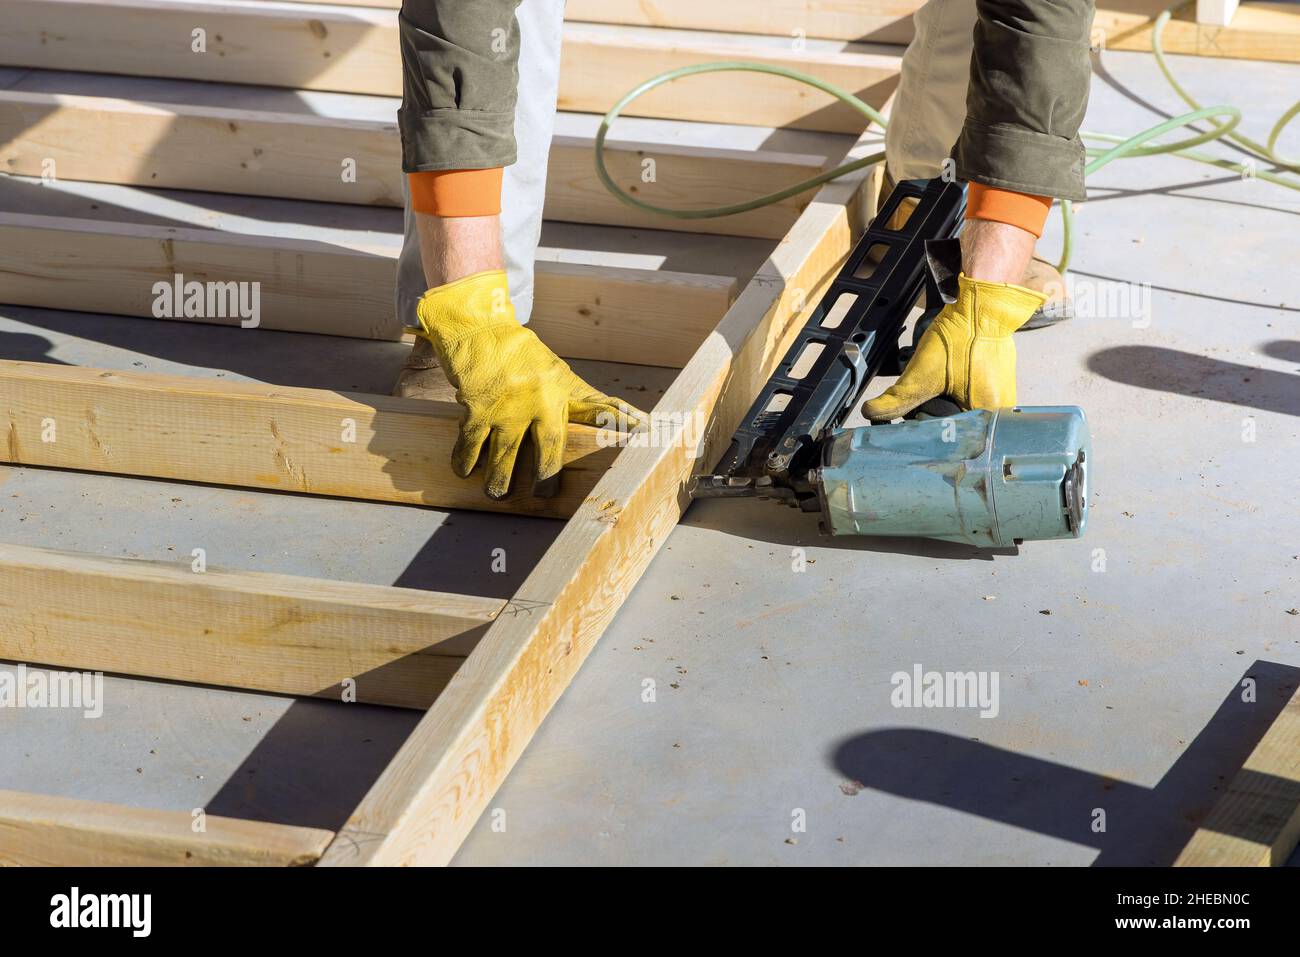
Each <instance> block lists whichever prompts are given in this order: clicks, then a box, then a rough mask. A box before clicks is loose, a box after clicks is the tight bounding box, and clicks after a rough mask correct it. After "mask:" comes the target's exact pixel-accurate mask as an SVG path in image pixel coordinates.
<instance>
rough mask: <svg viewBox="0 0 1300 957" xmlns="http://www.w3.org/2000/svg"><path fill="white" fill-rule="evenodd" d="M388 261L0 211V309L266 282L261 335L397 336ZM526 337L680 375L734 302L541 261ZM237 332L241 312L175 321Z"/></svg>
mask: <svg viewBox="0 0 1300 957" xmlns="http://www.w3.org/2000/svg"><path fill="white" fill-rule="evenodd" d="M395 272H396V253H395V251H394V250H392V249H354V248H349V247H345V246H338V245H334V244H332V243H327V242H321V241H317V240H300V239H286V238H281V237H271V236H250V235H243V234H235V233H225V232H220V231H218V230H212V229H193V228H190V227H181V226H161V225H154V224H143V223H118V222H109V221H103V220H89V219H75V218H67V217H59V216H39V215H29V214H23V213H3V212H0V275H3V276H4V277H5V281H4V284H3V287H0V297H2V298H3V300H4V301H5V302H9V303H14V304H17V305H26V306H41V307H46V308H56V309H75V310H80V311H86V312H108V313H116V314H118V315H124V316H140V317H152V316H153V314H154V301H155V300H156V298H157V297H156V296H155V294H154V284H155V283H157V282H168V283H173V282H174V277H175V275H176V274H178V273H179V274H180V275H182V276H183V277H185V279H186V280H187V281H188V280H190V279H194V280H198V281H200V282H208V281H214V282H228V281H240V282H257V283H260V284H261V285H260V312H261V328H264V329H279V330H286V331H291V332H312V333H319V334H322V335H332V336H352V337H357V338H373V339H390V340H395V339H399V338H401V336H402V326H401V323H400V322H399V321H398V320H397V317H396V315H395V314H394V312H393V284H394V281H395ZM535 281H536V285H535V287H534V288H535V297H534V303H533V317H532V320H531V328H533V329H534V330H535V331H536V332H537V334H538V335H539V336H541V337H542V340H543V341H544V342H546V343H547V344H548V345H549V346H550V347H551V348H552V349H554V350H555V351H556V352H557V353H558V354H559V355H561V356H565V357H566V358H571V359H597V360H602V361H607V362H628V363H638V364H642V365H660V366H667V367H680V366H682V365H684V364H685V362H686V360H687V359H689V358H690V356H691V354H692V353H693V352H694V350H695V349H696V347H698V346H699V344H700V343H701V342H703V341H704V337H705V336H706V335H708V333H709V331H710V330H711V329H712V328H713V326H714V325H715V324H716V323H717V321H718V319H719V318H720V317H721V316H722V314H723V313H724V312H726V311H727V307H728V306H729V305H731V302H732V300H733V298H734V295H735V287H736V281H735V280H734V279H732V278H731V277H723V276H702V275H694V274H691V273H679V272H672V271H668V270H662V271H661V270H651V269H626V268H621V267H617V266H593V265H585V264H577V263H561V262H549V261H546V260H539V261H538V262H537V265H536V274H535ZM181 321H193V322H215V323H220V324H225V325H238V324H239V321H240V320H239V319H238V317H229V318H226V319H221V318H203V319H182V320H181Z"/></svg>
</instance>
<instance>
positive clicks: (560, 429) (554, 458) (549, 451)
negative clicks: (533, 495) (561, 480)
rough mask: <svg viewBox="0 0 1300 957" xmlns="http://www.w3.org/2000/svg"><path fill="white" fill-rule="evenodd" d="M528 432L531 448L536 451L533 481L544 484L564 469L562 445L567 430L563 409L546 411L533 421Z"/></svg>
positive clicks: (565, 439) (567, 433)
mask: <svg viewBox="0 0 1300 957" xmlns="http://www.w3.org/2000/svg"><path fill="white" fill-rule="evenodd" d="M529 431H530V434H531V435H532V437H533V447H534V448H535V449H536V451H537V474H536V476H535V480H536V481H537V482H544V481H546V480H547V479H548V478H550V477H551V476H552V475H557V474H559V471H560V469H562V468H563V467H564V444H565V442H566V441H567V439H568V437H569V429H568V424H567V423H566V422H565V421H564V411H563V409H554V410H547V412H546V413H545V414H544V415H542V416H541V417H539V418H537V419H535V420H534V421H533V424H532V427H531V428H530V430H529Z"/></svg>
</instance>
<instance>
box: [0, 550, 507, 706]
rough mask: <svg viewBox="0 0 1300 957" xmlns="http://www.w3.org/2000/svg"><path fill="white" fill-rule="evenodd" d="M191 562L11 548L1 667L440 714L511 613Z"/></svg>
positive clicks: (497, 603) (4, 583) (404, 592)
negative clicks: (23, 665)
mask: <svg viewBox="0 0 1300 957" xmlns="http://www.w3.org/2000/svg"><path fill="white" fill-rule="evenodd" d="M184 555H185V559H184V561H183V562H182V563H169V562H151V561H141V560H135V559H123V558H105V557H102V556H97V555H84V554H79V553H76V552H62V551H52V550H50V549H43V548H28V547H24V546H20V545H3V544H0V658H4V659H9V660H11V661H26V662H31V663H33V664H40V665H49V666H52V667H58V668H72V669H76V670H78V671H107V672H113V673H116V674H128V675H142V676H144V677H150V678H166V679H169V680H172V681H190V682H195V683H198V684H210V685H224V686H228V687H234V688H249V689H252V690H255V691H270V692H274V693H277V694H288V695H321V696H329V697H333V698H335V699H336V700H345V698H347V695H351V698H350V700H355V701H359V702H361V703H363V704H383V705H393V706H396V707H402V708H428V707H429V705H430V704H432V703H433V700H434V698H436V697H437V695H438V692H439V691H441V690H442V688H443V686H444V685H446V683H447V681H448V680H449V679H450V678H451V676H452V675H453V674H455V672H456V669H457V668H458V667H459V666H460V663H461V660H462V659H463V658H464V656H465V655H466V654H468V653H469V651H470V650H471V649H472V648H473V646H474V643H475V642H476V641H477V640H478V637H479V636H480V635H481V633H482V632H483V631H484V630H486V628H487V626H488V625H489V624H490V623H491V622H492V621H493V620H494V619H495V618H496V616H497V614H498V613H499V612H500V611H501V609H502V608H503V607H504V606H505V604H506V603H505V602H504V601H501V600H499V599H493V598H476V597H471V596H465V595H448V594H442V593H438V592H429V591H418V590H415V589H410V588H387V587H384V586H380V585H358V584H353V583H351V582H336V581H322V580H317V579H312V578H298V577H295V576H292V575H274V574H267V573H263V572H236V571H220V570H218V569H215V568H213V569H208V570H205V571H195V570H194V566H193V565H192V563H191V557H190V550H189V549H188V548H187V549H185V550H184ZM213 557H214V558H215V557H216V556H213ZM345 692H346V693H347V694H345Z"/></svg>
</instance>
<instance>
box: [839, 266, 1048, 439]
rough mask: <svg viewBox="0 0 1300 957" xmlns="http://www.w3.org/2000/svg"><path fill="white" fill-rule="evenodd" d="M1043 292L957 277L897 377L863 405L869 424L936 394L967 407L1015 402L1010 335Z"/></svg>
mask: <svg viewBox="0 0 1300 957" xmlns="http://www.w3.org/2000/svg"><path fill="white" fill-rule="evenodd" d="M1046 298H1047V297H1046V296H1043V295H1040V294H1039V293H1036V292H1034V291H1033V290H1032V289H1025V288H1024V287H1023V286H1013V285H1011V284H1010V283H1004V282H982V281H980V280H978V279H970V278H968V277H967V276H966V274H965V273H962V274H961V275H960V276H958V277H957V301H956V302H950V303H948V305H946V306H945V307H944V308H943V311H942V312H940V313H939V315H938V316H936V317H935V320H934V322H933V323H931V324H930V328H929V329H927V330H926V331H925V335H923V336H921V341H920V342H919V343H918V344H917V347H916V352H915V353H914V354H913V355H912V360H911V361H910V362H909V363H908V364H907V368H906V369H904V370H903V374H902V375H901V376H899V378H898V381H897V382H895V383H894V384H893V385H892V386H890V387H889V388H888V389H886V390H885V391H884V392H883V393H881V394H880V395H878V396H876V397H875V398H874V399H868V400H867V401H866V403H864V404H863V406H862V414H863V415H865V416H866V417H867V418H869V419H871V420H872V421H873V422H889V421H891V420H893V419H897V418H898V417H900V416H903V415H906V414H907V413H909V412H911V411H912V410H913V409H915V408H916V407H917V406H919V405H922V404H924V403H926V402H929V401H930V400H931V399H933V398H935V397H936V396H940V395H943V396H947V397H948V398H950V399H952V401H953V402H955V403H957V405H959V406H961V408H962V409H963V410H969V409H1001V408H1006V407H1008V406H1013V405H1015V404H1016V346H1015V343H1014V342H1012V341H1011V334H1012V333H1013V332H1015V331H1016V330H1017V329H1019V328H1020V327H1021V326H1023V325H1024V324H1025V323H1026V322H1028V321H1029V317H1030V316H1032V315H1033V314H1034V310H1035V309H1037V308H1038V307H1039V306H1040V305H1042V304H1043V302H1044V301H1045V300H1046Z"/></svg>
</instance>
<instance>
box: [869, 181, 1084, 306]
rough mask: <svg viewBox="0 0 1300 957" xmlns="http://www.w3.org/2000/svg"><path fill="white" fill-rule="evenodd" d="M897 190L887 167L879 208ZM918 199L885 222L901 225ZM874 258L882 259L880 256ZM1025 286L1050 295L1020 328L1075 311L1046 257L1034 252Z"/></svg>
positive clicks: (894, 226)
mask: <svg viewBox="0 0 1300 957" xmlns="http://www.w3.org/2000/svg"><path fill="white" fill-rule="evenodd" d="M893 191H894V180H893V177H891V176H890V175H889V172H888V171H886V172H885V175H884V177H883V178H882V180H881V185H880V202H879V204H878V205H877V209H883V208H884V205H885V202H886V201H887V200H888V199H889V194H890V193H892V192H893ZM917 202H918V201H917V200H915V199H911V198H910V197H909V198H908V199H905V200H903V201H902V202H901V203H899V204H898V208H897V209H896V210H894V213H893V215H892V216H890V217H889V221H888V223H886V225H887V226H888V228H890V229H901V228H902V227H903V226H904V225H905V224H906V223H907V218H908V217H909V216H911V215H912V210H914V209H915V208H916V204H917ZM874 261H876V262H879V258H876V259H875V260H874ZM1017 285H1020V286H1023V287H1024V288H1026V289H1032V290H1033V291H1034V292H1036V293H1039V294H1041V295H1044V296H1046V297H1047V299H1046V300H1044V302H1043V304H1042V305H1041V306H1039V307H1038V308H1037V309H1035V310H1034V314H1033V315H1032V316H1030V317H1029V321H1028V322H1026V323H1025V324H1024V325H1023V326H1021V327H1020V328H1021V329H1022V330H1024V329H1041V328H1043V327H1044V326H1051V325H1055V324H1056V323H1058V322H1061V321H1063V320H1065V319H1069V318H1070V317H1071V316H1073V315H1074V306H1073V304H1072V303H1071V302H1070V297H1069V296H1067V295H1066V294H1065V279H1064V278H1062V276H1061V274H1060V273H1059V272H1057V270H1056V267H1055V266H1053V265H1052V264H1051V263H1049V262H1048V261H1047V260H1045V259H1039V258H1038V257H1037V256H1034V257H1033V258H1032V259H1030V260H1029V265H1028V266H1026V267H1025V275H1024V277H1023V278H1022V279H1021V280H1020V282H1019V283H1018V284H1017Z"/></svg>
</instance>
